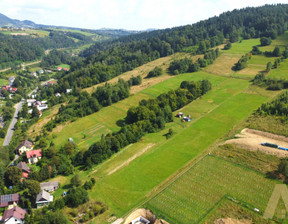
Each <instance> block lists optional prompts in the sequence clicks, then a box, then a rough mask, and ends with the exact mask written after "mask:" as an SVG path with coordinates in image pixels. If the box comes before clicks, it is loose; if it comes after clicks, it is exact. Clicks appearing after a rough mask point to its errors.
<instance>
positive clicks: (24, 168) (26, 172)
mask: <svg viewBox="0 0 288 224" xmlns="http://www.w3.org/2000/svg"><path fill="white" fill-rule="evenodd" d="M17 167H18V168H20V169H21V170H22V178H25V179H27V178H28V175H29V173H30V169H29V168H28V166H27V164H26V163H25V162H20V163H18V164H17Z"/></svg>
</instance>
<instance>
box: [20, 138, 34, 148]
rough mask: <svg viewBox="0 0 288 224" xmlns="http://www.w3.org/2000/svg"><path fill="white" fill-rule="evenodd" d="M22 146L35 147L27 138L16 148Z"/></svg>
mask: <svg viewBox="0 0 288 224" xmlns="http://www.w3.org/2000/svg"><path fill="white" fill-rule="evenodd" d="M22 146H25V147H26V148H29V149H31V148H32V147H33V143H32V142H30V141H28V140H25V141H23V142H21V143H20V145H18V147H17V148H16V150H18V149H20V148H21V147H22Z"/></svg>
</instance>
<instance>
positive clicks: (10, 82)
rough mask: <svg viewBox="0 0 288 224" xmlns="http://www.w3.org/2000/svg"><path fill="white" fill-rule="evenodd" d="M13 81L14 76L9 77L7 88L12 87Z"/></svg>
mask: <svg viewBox="0 0 288 224" xmlns="http://www.w3.org/2000/svg"><path fill="white" fill-rule="evenodd" d="M14 81H15V77H14V76H11V77H9V86H12V85H13V82H14Z"/></svg>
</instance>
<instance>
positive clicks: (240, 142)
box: [225, 128, 288, 157]
mask: <svg viewBox="0 0 288 224" xmlns="http://www.w3.org/2000/svg"><path fill="white" fill-rule="evenodd" d="M235 137H237V138H236V139H230V140H227V141H226V142H225V144H234V145H236V146H238V147H240V148H243V149H247V150H251V151H258V150H259V151H261V152H264V153H267V154H271V155H275V156H278V157H288V151H283V150H280V149H275V148H271V147H266V146H262V145H261V143H263V142H269V143H273V144H277V145H279V146H281V147H285V148H288V137H285V136H281V135H275V134H271V133H268V132H263V131H258V130H254V129H248V128H245V129H243V130H242V131H241V133H240V134H237V135H236V136H235Z"/></svg>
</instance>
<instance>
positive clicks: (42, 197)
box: [36, 190, 53, 208]
mask: <svg viewBox="0 0 288 224" xmlns="http://www.w3.org/2000/svg"><path fill="white" fill-rule="evenodd" d="M51 202H53V196H52V195H50V194H49V193H48V192H47V191H44V190H42V191H41V192H40V193H39V194H38V195H37V197H36V206H37V208H40V207H42V206H45V205H49V203H51Z"/></svg>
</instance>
